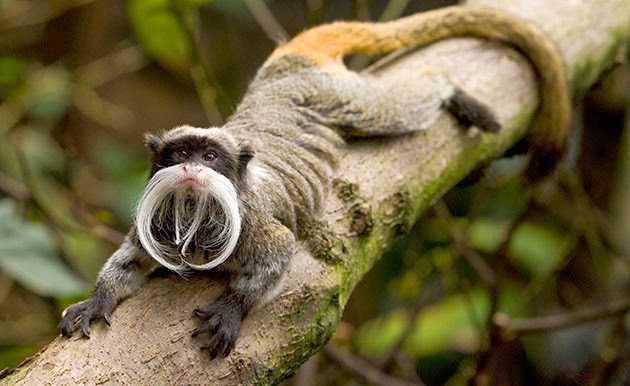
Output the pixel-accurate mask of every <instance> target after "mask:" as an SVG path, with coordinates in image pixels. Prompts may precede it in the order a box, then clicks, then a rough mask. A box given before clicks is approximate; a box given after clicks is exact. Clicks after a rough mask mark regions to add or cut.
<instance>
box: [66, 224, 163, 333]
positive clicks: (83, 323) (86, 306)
mask: <svg viewBox="0 0 630 386" xmlns="http://www.w3.org/2000/svg"><path fill="white" fill-rule="evenodd" d="M135 237H136V236H135V231H134V230H133V229H132V230H131V231H130V232H129V233H128V234H127V236H126V237H125V240H124V241H123V243H122V244H121V246H120V247H119V248H118V250H116V252H114V254H113V255H112V256H111V257H110V258H109V259H108V260H107V262H106V263H105V265H104V266H103V268H102V269H101V271H100V273H99V275H98V279H97V280H96V286H95V288H94V291H93V292H92V296H90V298H89V299H87V300H85V301H82V302H80V303H77V304H74V305H72V306H70V307H68V308H67V309H66V310H65V311H64V312H63V314H62V319H61V322H59V329H60V330H61V334H62V335H64V336H70V335H72V333H73V332H74V331H75V330H76V328H77V327H80V329H81V333H82V335H83V336H84V337H86V338H89V337H90V323H91V322H93V321H95V320H97V319H100V318H103V319H104V320H105V323H107V324H108V325H109V324H110V320H109V318H110V316H111V313H112V311H113V310H114V308H116V305H117V304H118V303H119V302H120V301H121V300H122V299H124V298H126V297H128V296H130V295H132V294H134V293H135V292H136V291H137V290H138V289H139V288H140V287H141V286H142V285H143V284H144V282H145V281H146V277H147V275H148V274H149V273H150V272H151V271H153V270H154V269H155V268H156V267H158V264H157V263H156V262H155V261H154V260H153V259H151V258H150V257H149V256H148V255H147V254H146V253H145V252H144V250H143V249H141V248H140V247H139V246H138V242H137V240H134V239H135Z"/></svg>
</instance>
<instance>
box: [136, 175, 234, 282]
mask: <svg viewBox="0 0 630 386" xmlns="http://www.w3.org/2000/svg"><path fill="white" fill-rule="evenodd" d="M188 166H190V165H188ZM171 205H172V206H171ZM217 206H218V207H217ZM218 214H220V215H218ZM166 221H171V222H174V229H175V240H170V241H172V242H173V243H174V244H175V245H177V246H178V248H177V249H175V250H173V248H172V247H171V246H168V245H164V244H163V243H161V242H160V241H158V239H157V238H156V237H155V235H154V234H153V232H152V224H156V225H158V227H159V225H160V224H163V223H164V222H166ZM217 221H220V223H217ZM135 223H136V230H137V233H138V239H139V240H140V244H142V247H143V248H144V249H145V251H146V252H147V253H148V254H149V256H151V257H152V258H153V259H154V260H155V261H157V262H158V263H160V264H161V265H162V266H164V267H166V268H168V269H171V270H173V271H176V272H179V273H183V272H184V271H187V270H188V269H190V268H192V269H197V270H209V269H212V268H214V267H216V266H218V265H219V264H221V263H223V262H224V261H225V260H227V259H228V258H229V257H230V255H231V254H232V252H234V249H235V248H236V245H237V242H238V238H239V235H240V232H241V216H240V213H239V206H238V198H237V195H236V189H235V188H234V185H233V184H232V183H231V182H230V180H229V179H227V178H226V177H225V176H223V175H221V174H219V173H217V172H215V171H214V170H212V169H211V168H207V167H200V171H198V172H197V173H195V174H194V175H193V174H191V173H189V172H186V171H185V168H184V166H183V165H181V164H179V165H174V166H170V167H167V168H164V169H161V170H159V171H158V172H156V173H155V174H154V175H153V177H151V180H150V181H149V184H148V185H147V188H146V189H145V191H144V193H143V195H142V197H141V198H140V201H139V202H138V205H137V207H136V213H135ZM208 226H212V227H215V228H217V227H218V228H220V229H221V231H220V232H218V233H217V234H216V235H215V234H213V235H212V236H213V237H212V238H213V240H210V241H209V243H208V244H206V245H203V246H199V245H197V246H196V247H197V248H204V247H205V248H213V249H214V250H215V251H216V252H215V253H216V257H215V258H214V259H213V260H211V261H210V262H207V263H204V264H193V263H191V262H188V261H186V259H185V257H186V256H185V254H186V250H187V249H188V247H189V246H190V243H191V242H192V241H193V240H194V238H195V235H196V234H197V233H198V232H199V231H201V230H204V229H205V227H208ZM216 247H219V248H218V250H216ZM167 258H169V259H171V260H173V259H175V260H179V261H180V264H179V265H175V264H173V263H171V262H169V261H168V260H167Z"/></svg>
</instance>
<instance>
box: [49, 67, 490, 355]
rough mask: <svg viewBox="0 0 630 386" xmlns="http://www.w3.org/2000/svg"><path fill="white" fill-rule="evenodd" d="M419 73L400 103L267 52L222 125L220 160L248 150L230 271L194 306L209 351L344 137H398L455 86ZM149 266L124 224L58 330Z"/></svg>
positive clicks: (355, 81)
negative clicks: (118, 242) (91, 286)
mask: <svg viewBox="0 0 630 386" xmlns="http://www.w3.org/2000/svg"><path fill="white" fill-rule="evenodd" d="M423 79H424V80H423V82H425V83H424V84H422V85H420V86H421V87H419V88H418V91H417V94H416V95H412V96H411V98H410V96H409V95H405V98H404V100H402V98H396V96H395V95H391V93H389V92H387V91H386V90H387V89H386V88H385V87H383V85H381V84H380V83H379V82H378V81H377V80H376V79H375V78H373V77H372V76H370V75H360V74H356V73H352V72H342V73H329V72H326V71H325V70H323V69H321V68H318V67H317V66H315V65H314V64H313V63H312V62H311V61H310V60H309V59H307V58H304V57H301V56H296V55H284V56H279V57H274V58H272V59H270V60H269V61H268V62H267V63H265V65H264V66H263V67H262V68H261V69H260V70H259V72H258V74H257V76H256V78H255V79H254V81H253V82H252V84H251V85H250V87H249V90H248V92H247V94H246V95H245V96H244V98H243V101H242V102H241V104H240V105H239V107H238V109H237V110H236V112H235V113H234V115H233V116H232V117H231V119H230V120H229V122H228V123H226V124H225V126H224V127H223V129H222V132H223V133H224V134H225V135H226V136H228V137H229V138H228V139H226V141H228V142H230V143H229V144H228V145H229V148H230V149H233V150H231V151H232V153H233V154H231V155H230V157H236V154H237V152H238V150H237V149H236V148H237V147H238V146H243V144H249V146H252V147H253V149H254V152H255V155H254V157H253V159H252V160H251V162H249V163H248V164H247V169H246V174H245V176H244V177H243V181H242V182H238V181H232V182H233V183H234V184H235V186H238V199H239V211H240V216H241V221H242V224H241V234H240V239H239V242H238V245H237V247H236V249H235V250H234V252H233V254H232V255H231V256H230V258H229V259H228V260H227V261H225V262H224V263H223V264H222V265H221V266H222V268H224V269H226V270H227V271H228V272H230V274H231V276H230V277H231V281H230V286H229V290H228V291H227V292H226V293H225V294H224V295H223V296H221V298H220V299H219V300H218V301H217V302H216V303H214V304H210V305H208V306H206V307H202V308H198V309H196V310H195V314H196V315H197V316H198V317H199V318H201V319H202V324H201V325H200V327H199V329H197V330H196V331H195V332H194V333H193V335H194V336H196V337H198V338H199V339H201V340H202V342H201V344H202V347H203V348H206V349H208V350H209V351H210V355H211V356H213V357H214V356H217V355H227V354H229V352H230V351H231V349H232V348H233V346H234V344H235V341H236V337H237V335H238V331H239V329H240V324H241V321H242V319H243V318H244V317H245V316H246V315H247V313H248V312H249V311H250V310H251V309H252V307H254V305H255V304H256V303H257V302H258V301H259V300H260V299H262V298H264V296H265V294H266V293H267V292H268V291H269V290H270V289H271V288H272V287H273V286H274V285H275V284H276V282H277V281H278V279H279V278H280V276H281V275H282V273H283V272H284V269H285V267H286V265H287V262H288V261H289V259H290V258H291V256H292V255H293V253H294V251H295V248H296V239H298V238H304V231H305V230H306V229H305V228H306V226H307V225H308V223H309V222H310V221H312V220H313V219H315V218H316V217H317V216H318V214H319V212H320V211H321V208H322V203H323V201H324V200H325V198H326V195H327V191H328V188H329V186H330V181H331V178H332V172H333V170H334V167H335V163H336V161H337V159H338V157H339V156H340V152H341V151H342V149H343V144H344V141H346V140H348V139H351V138H355V137H374V136H382V135H398V134H403V133H408V132H411V131H417V130H422V129H424V128H426V127H428V126H430V125H431V124H432V123H434V122H435V120H436V119H437V118H438V116H439V114H440V111H441V110H440V109H441V107H442V106H443V105H445V104H446V102H447V101H448V100H449V98H450V97H452V96H453V95H454V93H455V90H456V88H455V86H453V85H452V84H451V83H450V82H449V81H448V79H447V78H446V77H445V76H444V75H442V74H439V73H437V72H428V73H427V76H425V77H423ZM414 81H416V80H414ZM460 100H461V98H460ZM471 100H472V99H471ZM449 106H451V105H450V104H449ZM479 106H482V105H480V104H479V105H477V106H476V107H477V108H479ZM482 107H483V106H482ZM480 116H482V117H483V120H482V122H488V121H492V122H494V118H492V114H491V113H490V112H489V111H487V110H483V111H481V115H480ZM472 123H473V124H474V123H476V122H472ZM190 133H193V134H195V133H196V134H195V135H201V136H202V135H204V134H203V132H202V131H200V130H198V129H190V130H188V129H186V128H184V129H182V128H178V129H174V130H173V131H170V132H167V133H165V134H163V135H162V136H161V137H159V138H157V137H149V139H148V140H147V143H148V146H149V147H150V148H151V149H152V150H153V151H154V152H156V151H160V149H163V148H164V146H166V144H168V142H169V141H174V140H176V139H177V138H179V137H181V136H182V135H188V134H190ZM160 141H162V142H160ZM209 234H212V232H209ZM155 266H156V264H155V263H154V262H153V261H152V260H151V259H150V258H149V257H148V256H147V255H146V254H145V253H144V252H143V250H142V248H141V246H140V245H139V244H138V242H137V237H136V235H135V233H134V229H132V230H131V231H130V233H129V235H128V237H127V240H126V241H125V243H124V244H123V245H122V246H121V248H120V249H119V250H118V251H117V252H116V253H114V255H112V257H111V258H110V260H109V261H108V262H107V264H106V265H105V267H103V270H102V271H101V274H100V275H99V279H98V281H97V285H96V290H95V292H94V294H93V296H92V297H91V298H90V299H89V300H87V301H86V302H83V303H79V304H77V305H74V306H71V307H70V308H69V309H68V310H67V312H66V314H65V316H64V318H63V320H62V321H61V324H60V326H61V331H62V333H63V334H64V335H70V334H71V333H72V332H73V330H74V329H75V321H76V320H79V321H80V324H81V326H82V329H83V334H84V335H85V336H87V335H88V333H89V329H87V332H86V328H87V327H86V326H88V327H89V322H91V321H92V320H93V319H95V318H98V317H107V316H108V315H109V313H110V312H111V311H112V310H113V307H115V304H116V303H117V302H118V301H119V300H120V299H122V298H123V297H125V296H128V295H131V294H132V293H133V292H135V291H136V290H137V289H138V288H139V287H140V285H141V283H142V281H143V278H144V275H146V274H147V273H148V272H150V271H151V269H152V268H154V267H155ZM99 307H101V308H99ZM86 320H87V321H86Z"/></svg>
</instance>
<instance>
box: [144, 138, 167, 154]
mask: <svg viewBox="0 0 630 386" xmlns="http://www.w3.org/2000/svg"><path fill="white" fill-rule="evenodd" d="M162 142H163V141H162V137H161V136H159V135H154V134H148V133H147V134H145V135H144V146H146V147H147V149H149V150H150V151H151V153H152V154H155V153H157V152H158V150H159V149H160V145H161V144H162Z"/></svg>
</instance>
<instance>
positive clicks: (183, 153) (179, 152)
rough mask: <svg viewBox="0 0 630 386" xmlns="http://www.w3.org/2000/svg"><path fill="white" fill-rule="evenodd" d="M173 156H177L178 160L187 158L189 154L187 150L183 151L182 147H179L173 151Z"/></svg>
mask: <svg viewBox="0 0 630 386" xmlns="http://www.w3.org/2000/svg"><path fill="white" fill-rule="evenodd" d="M175 155H177V156H178V157H180V158H188V157H190V152H189V151H188V149H185V148H183V147H179V148H177V149H175Z"/></svg>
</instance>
